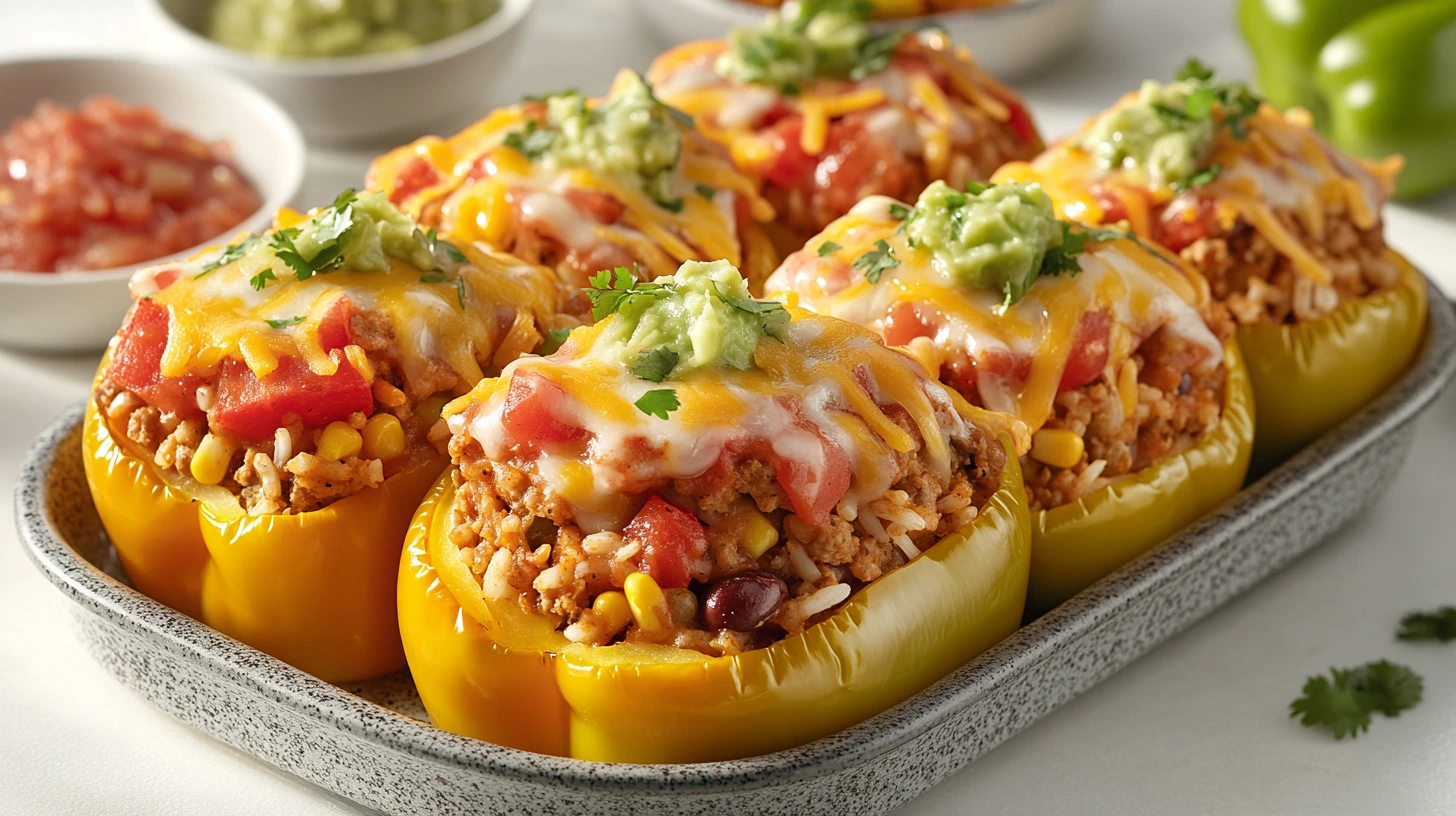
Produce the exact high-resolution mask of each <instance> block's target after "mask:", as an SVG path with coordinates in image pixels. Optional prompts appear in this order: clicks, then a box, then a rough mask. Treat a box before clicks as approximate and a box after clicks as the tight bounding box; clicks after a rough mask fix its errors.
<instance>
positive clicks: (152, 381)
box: [84, 191, 564, 682]
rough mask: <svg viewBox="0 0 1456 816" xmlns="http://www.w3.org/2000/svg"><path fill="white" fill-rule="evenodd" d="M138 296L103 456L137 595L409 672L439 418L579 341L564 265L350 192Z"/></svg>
mask: <svg viewBox="0 0 1456 816" xmlns="http://www.w3.org/2000/svg"><path fill="white" fill-rule="evenodd" d="M131 291H132V295H133V297H134V298H135V299H136V302H135V304H134V305H133V306H132V309H131V312H130V313H129V315H128V317H127V319H126V322H125V324H124V325H123V326H122V328H121V331H120V332H118V334H117V336H116V338H115V340H114V341H113V342H112V345H111V349H110V351H109V352H108V354H107V357H106V359H105V360H103V362H102V364H101V369H100V371H99V372H98V373H97V377H96V384H95V389H94V391H93V393H92V399H91V405H90V407H89V409H88V411H87V414H86V420H85V431H84V433H85V441H84V462H85V468H86V476H87V479H88V481H89V483H90V486H91V493H92V497H93V498H94V499H95V502H96V509H97V511H98V512H99V513H100V515H101V520H102V522H103V524H104V525H105V527H106V531H107V534H108V535H109V536H110V538H111V541H112V543H113V544H114V545H115V547H116V551H117V554H118V555H119V556H120V558H121V562H122V565H123V566H124V567H125V568H126V571H127V574H128V575H129V576H130V578H131V580H132V582H133V583H134V585H135V586H136V588H137V589H139V590H140V591H142V592H144V593H146V594H147V595H150V596H151V597H153V598H155V599H157V600H158V601H161V602H163V603H165V604H167V605H168V606H171V607H173V608H175V609H177V610H179V611H181V612H184V613H186V614H188V615H191V616H192V617H194V618H197V619H198V620H201V621H202V622H203V623H206V624H207V625H209V626H212V627H213V628H215V629H218V630H219V631H221V632H224V633H226V634H228V635H231V636H233V637H235V638H237V639H239V640H241V641H243V642H244V643H247V644H249V645H250V646H253V647H255V648H258V649H261V650H262V651H265V652H267V653H269V654H271V655H274V656H275V657H278V658H280V659H282V660H285V661H287V662H289V663H292V664H293V665H295V666H297V667H299V668H301V669H303V670H305V671H308V672H310V673H311V674H314V675H317V676H318V677H321V678H323V679H325V680H329V681H333V682H343V681H349V680H357V679H362V678H368V677H374V676H377V675H381V674H386V673H388V672H391V671H395V670H397V669H399V668H401V667H402V666H403V665H404V654H403V652H402V651H401V647H400V641H399V629H398V625H397V622H396V618H395V613H394V603H393V601H394V579H395V574H396V572H397V569H398V563H399V551H400V548H401V546H402V545H403V541H404V535H405V530H406V529H407V527H408V526H409V521H410V518H411V517H412V516H413V514H414V510H415V508H416V507H417V506H418V505H419V502H420V499H421V497H422V496H423V495H424V494H425V491H426V490H428V489H429V487H430V485H431V483H433V482H434V481H435V479H436V477H437V476H438V475H439V474H440V472H441V470H442V469H443V468H444V467H445V465H446V464H447V461H448V460H447V459H446V457H445V454H444V450H445V449H444V443H445V437H444V430H445V429H444V426H443V425H440V424H439V423H438V422H437V420H438V417H439V412H440V409H441V407H442V406H443V405H444V404H445V403H446V402H447V401H449V399H451V398H452V397H454V396H457V395H460V394H463V393H466V392H467V391H469V389H470V388H471V387H472V386H474V385H475V383H476V382H478V381H479V380H480V379H481V378H482V377H484V376H485V375H486V374H489V373H493V372H497V371H499V370H500V369H501V367H502V366H503V365H505V364H506V363H508V362H510V361H511V360H514V359H515V358H516V357H518V356H520V355H521V354H523V353H526V352H530V351H532V350H534V349H536V348H537V347H538V346H539V345H540V343H541V341H542V336H543V334H544V333H546V332H549V331H551V330H553V329H557V328H564V326H562V325H559V324H558V321H561V320H563V319H562V318H558V317H556V316H555V308H556V305H557V303H558V302H559V300H560V296H559V294H558V289H557V283H556V280H555V278H554V276H553V275H552V274H551V272H550V270H547V269H543V268H540V267H532V266H528V265H526V264H524V263H521V262H520V261H517V260H516V259H514V258H511V257H509V256H505V255H499V254H494V253H490V252H486V251H482V250H479V249H476V248H474V247H471V246H468V245H463V244H462V245H461V246H459V247H456V246H455V245H453V244H451V243H449V242H447V241H444V240H440V239H439V238H437V237H436V236H435V235H434V233H429V234H426V233H422V232H421V231H420V230H419V229H417V228H416V226H415V224H414V222H412V221H410V220H409V219H408V218H407V217H405V216H404V215H403V214H402V213H400V212H399V211H398V210H396V209H395V208H394V207H393V206H391V205H390V204H389V202H388V201H386V200H385V199H384V197H383V196H381V195H379V194H362V195H357V196H356V195H355V194H354V193H353V191H349V192H347V193H345V194H343V195H341V196H339V198H338V199H336V200H335V201H334V203H333V204H332V205H331V206H328V207H323V208H320V209H318V210H315V211H313V212H312V213H310V214H309V215H308V216H307V217H304V216H300V215H298V214H297V213H291V212H288V211H285V212H284V213H282V214H280V215H279V218H278V222H277V223H276V224H275V228H274V229H273V230H272V231H271V232H270V233H268V234H266V235H261V236H248V237H246V238H244V239H242V240H240V241H238V242H237V243H234V244H233V245H231V246H229V247H226V248H225V249H221V250H217V251H211V252H207V253H204V254H202V255H200V256H198V257H196V258H194V259H192V260H190V261H187V262H179V263H168V264H164V265H160V266H154V267H150V268H148V269H144V270H142V271H140V272H138V273H137V274H136V276H135V277H134V278H133V279H132V281H131ZM436 425H439V433H437V434H436V435H435V436H434V437H433V438H432V437H431V430H432V428H433V427H434V426H436Z"/></svg>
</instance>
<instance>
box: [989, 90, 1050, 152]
mask: <svg viewBox="0 0 1456 816" xmlns="http://www.w3.org/2000/svg"><path fill="white" fill-rule="evenodd" d="M996 98H997V99H1000V100H1001V103H1002V104H1003V105H1005V106H1006V108H1007V110H1009V111H1011V117H1010V118H1009V119H1007V120H1006V126H1007V127H1009V128H1011V132H1012V133H1015V134H1016V138H1017V140H1019V141H1020V142H1021V143H1022V144H1040V143H1041V137H1040V136H1038V135H1037V132H1036V124H1035V123H1034V122H1032V121H1031V114H1030V113H1029V112H1028V111H1027V110H1026V106H1025V105H1023V104H1022V103H1021V100H1019V99H1016V98H1015V97H1012V96H1009V95H1008V96H999V95H998V96H997V97H996Z"/></svg>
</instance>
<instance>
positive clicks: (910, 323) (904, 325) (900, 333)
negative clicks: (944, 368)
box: [884, 301, 935, 373]
mask: <svg viewBox="0 0 1456 816" xmlns="http://www.w3.org/2000/svg"><path fill="white" fill-rule="evenodd" d="M884 335H885V342H886V343H888V344H889V345H892V346H903V345H905V344H907V343H909V342H910V341H911V340H914V339H915V338H917V337H934V336H935V326H934V324H933V323H932V322H931V321H930V320H928V319H927V318H926V317H925V315H924V314H923V312H922V310H921V308H920V306H919V305H918V304H915V303H906V302H905V301H900V302H897V303H896V304H895V305H894V306H891V307H890V311H889V313H887V314H886V315H885V331H884ZM932 373H934V372H932Z"/></svg>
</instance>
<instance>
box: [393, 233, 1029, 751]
mask: <svg viewBox="0 0 1456 816" xmlns="http://www.w3.org/2000/svg"><path fill="white" fill-rule="evenodd" d="M593 285H594V288H593V289H592V290H591V299H592V302H593V304H594V307H595V308H594V311H595V314H596V315H597V316H598V317H599V318H601V319H600V321H599V322H598V323H596V325H594V326H592V327H589V328H580V329H577V330H575V331H573V332H572V334H571V336H570V338H569V339H568V340H567V342H566V344H565V345H563V346H562V347H561V349H560V350H559V351H557V352H556V353H555V354H553V355H551V356H549V357H528V358H525V359H522V360H520V361H517V362H516V363H513V364H511V365H510V366H507V367H506V369H505V370H504V371H503V372H502V373H501V375H500V377H499V378H496V379H493V380H486V381H484V382H482V383H481V384H480V385H479V386H477V388H476V389H475V391H474V392H473V393H471V394H470V395H469V396H468V397H463V398H461V399H459V400H457V401H455V402H453V403H451V404H450V405H449V406H447V407H446V409H445V414H446V416H447V417H448V419H447V422H448V426H449V429H450V432H451V439H450V453H451V456H452V459H453V461H454V463H455V467H454V469H453V470H452V471H451V474H450V475H449V476H448V477H446V478H444V479H442V480H441V481H440V482H439V483H438V484H437V485H436V487H435V490H434V491H433V492H432V493H431V495H430V497H429V498H428V499H427V500H426V502H425V504H424V505H423V506H422V507H421V509H420V512H419V514H418V515H417V516H416V517H415V522H414V526H413V527H412V528H411V531H410V537H409V542H408V549H407V551H406V552H405V554H404V557H403V559H402V562H401V564H400V577H399V612H400V628H401V633H402V634H403V636H404V643H405V652H406V654H407V655H408V656H409V664H410V671H411V673H412V674H413V676H414V680H415V684H416V685H417V687H418V688H419V692H420V697H421V699H422V700H423V701H424V704H425V707H426V708H427V709H428V711H429V713H430V717H431V719H432V720H433V721H434V722H435V724H436V725H439V726H440V727H442V728H445V729H447V730H450V731H455V732H457V733H461V734H466V735H469V736H473V737H478V738H480V739H485V740H489V741H492V742H496V743H500V744H503V745H510V746H514V747H518V748H524V749H528V750H532V751H538V752H542V753H549V754H560V755H567V756H574V757H580V758H585V759H593V760H605V761H619V762H697V761H709V760H718V759H728V758H734V757H743V756H750V755H755V754H762V753H766V752H769V751H774V750H778V749H781V748H786V747H789V746H793V745H798V744H800V743H804V742H808V741H810V740H813V739H816V738H818V737H821V736H824V735H826V734H828V733H831V732H833V731H835V730H838V729H840V728H843V727H845V726H847V725H850V724H852V723H854V722H857V721H859V720H862V719H864V718H866V717H869V716H871V715H873V714H875V713H877V712H879V711H881V710H883V709H885V708H888V707H889V706H892V705H894V704H895V703H898V702H899V701H901V700H903V699H905V698H906V697H908V696H910V695H911V694H914V693H915V692H917V691H919V690H921V689H923V688H925V687H926V686H928V685H930V684H931V683H933V682H935V681H936V680H937V679H939V678H940V677H941V676H943V675H944V674H946V673H947V672H949V671H951V670H952V669H954V668H955V667H957V666H959V665H961V664H963V663H965V662H966V661H967V660H969V659H971V658H972V657H974V656H975V655H977V654H979V653H980V652H981V651H983V650H985V649H986V648H988V647H989V646H991V645H992V644H994V643H996V642H997V641H998V640H1000V639H1002V638H1003V637H1005V636H1006V635H1008V634H1010V633H1011V632H1012V631H1014V630H1015V629H1016V627H1017V625H1018V624H1019V622H1020V619H1021V612H1022V605H1023V603H1024V600H1025V590H1026V576H1027V569H1028V558H1029V532H1028V530H1027V528H1026V505H1025V497H1024V493H1023V491H1022V487H1021V477H1020V473H1019V470H1018V466H1017V455H1018V453H1019V452H1020V451H1021V450H1024V448H1025V445H1026V441H1027V436H1026V429H1025V427H1024V426H1023V425H1022V424H1021V423H1020V422H1018V421H1016V420H1015V419H1014V418H1012V417H1008V416H1005V415H1001V414H994V413H991V412H987V411H983V410H981V409H978V408H974V407H972V406H970V405H969V404H967V403H966V402H965V401H964V400H961V399H959V397H957V396H956V395H955V394H954V393H953V392H951V391H949V390H947V389H945V388H944V387H943V386H941V385H940V384H939V383H937V382H935V380H934V379H933V378H931V377H929V376H928V375H927V374H926V372H925V371H924V370H923V369H922V368H921V367H920V365H919V363H917V362H916V361H915V360H914V359H912V358H910V357H908V356H906V355H904V354H901V353H899V352H897V351H894V350H892V349H889V348H887V347H885V345H884V344H883V343H882V342H881V341H880V339H879V338H877V337H875V336H874V334H872V333H871V332H868V331H866V330H864V329H862V328H860V327H858V326H854V325H851V324H849V323H845V322H843V321H839V320H833V319H830V318H824V317H819V316H816V315H811V314H808V313H803V312H791V311H789V310H786V309H785V308H784V307H783V306H781V305H779V304H777V303H771V302H764V301H757V300H754V299H752V298H750V297H749V294H748V288H747V286H746V283H745V281H744V280H743V278H741V277H740V276H739V273H738V271H737V270H735V269H734V268H733V267H732V266H731V265H730V264H728V263H727V262H723V261H717V262H713V263H688V264H684V265H683V267H682V268H681V270H680V271H678V272H677V273H676V274H675V275H673V276H669V277H662V278H657V279H656V280H655V281H653V282H650V283H638V282H635V281H634V280H633V279H632V276H631V274H630V273H629V272H628V271H627V270H625V269H622V270H617V271H616V273H615V274H613V273H611V272H608V273H605V274H603V275H601V276H599V277H597V278H595V279H594V280H593ZM644 706H646V708H644Z"/></svg>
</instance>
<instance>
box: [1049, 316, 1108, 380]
mask: <svg viewBox="0 0 1456 816" xmlns="http://www.w3.org/2000/svg"><path fill="white" fill-rule="evenodd" d="M1111 337H1112V316H1111V315H1110V314H1108V312H1107V311H1106V310H1105V309H1104V310H1100V311H1096V312H1087V313H1086V314H1084V315H1082V320H1081V321H1080V322H1079V323H1078V324H1077V333H1076V334H1075V335H1074V336H1073V340H1072V353H1071V355H1070V356H1069V357H1068V358H1067V367H1066V368H1064V369H1062V381H1061V384H1059V385H1058V386H1057V390H1058V391H1070V390H1072V389H1073V388H1078V387H1081V386H1083V385H1086V384H1087V383H1089V382H1092V381H1093V380H1095V379H1097V376H1098V375H1099V374H1101V373H1102V369H1103V368H1105V367H1106V366H1107V354H1108V344H1109V343H1110V341H1111Z"/></svg>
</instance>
